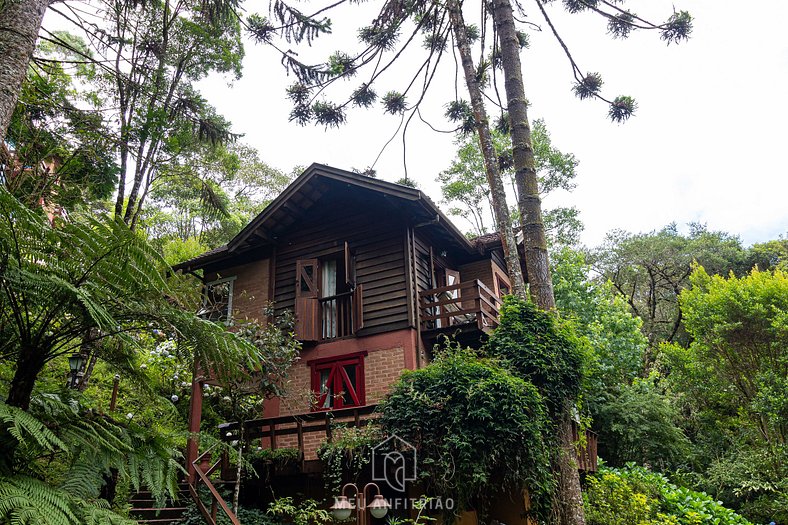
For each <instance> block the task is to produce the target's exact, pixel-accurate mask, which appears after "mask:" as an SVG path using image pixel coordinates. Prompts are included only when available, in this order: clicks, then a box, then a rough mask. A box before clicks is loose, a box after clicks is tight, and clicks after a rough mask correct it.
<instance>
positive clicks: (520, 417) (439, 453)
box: [381, 348, 553, 515]
mask: <svg viewBox="0 0 788 525" xmlns="http://www.w3.org/2000/svg"><path fill="white" fill-rule="evenodd" d="M381 423H382V426H383V428H384V430H385V431H386V432H387V433H389V434H396V435H397V436H399V437H400V438H402V439H404V440H405V441H407V442H408V443H410V444H411V445H413V446H414V447H416V449H417V451H418V458H419V475H420V476H421V477H422V478H423V480H424V482H425V486H426V487H427V488H428V490H429V493H435V494H440V495H441V496H443V497H450V498H452V499H454V501H455V502H456V504H457V507H458V509H468V508H474V509H478V510H480V511H482V512H484V511H485V509H487V508H489V504H490V503H491V501H492V499H493V497H494V495H495V494H500V493H502V492H504V493H505V492H506V491H507V490H521V489H522V488H523V487H525V486H527V487H528V489H529V491H530V493H531V496H532V500H533V503H534V509H535V513H536V514H537V515H543V513H545V512H546V511H547V510H548V508H549V504H548V502H547V500H549V496H550V494H551V493H552V489H553V481H552V476H551V472H550V465H549V452H548V448H547V445H546V444H545V441H544V435H545V433H546V432H547V422H546V410H545V405H544V400H543V398H542V396H541V395H540V394H539V391H538V390H537V388H536V387H535V386H534V385H532V384H531V383H529V382H527V381H525V380H523V379H521V378H519V377H516V376H515V375H513V374H512V373H511V372H510V371H509V370H508V369H506V368H505V367H503V366H502V365H501V363H499V362H497V361H495V360H492V359H486V358H482V357H480V356H479V355H478V354H476V353H475V352H473V351H471V350H466V349H461V348H449V349H447V350H445V351H444V352H443V353H442V354H440V355H438V356H437V358H436V359H435V361H434V362H433V363H431V364H430V365H429V366H427V367H425V368H422V369H420V370H415V371H408V372H405V373H404V374H403V375H402V377H401V379H400V381H399V382H398V383H396V384H395V385H394V387H393V389H392V392H391V394H390V395H389V397H388V398H387V399H386V401H385V403H384V404H383V409H382V417H381Z"/></svg>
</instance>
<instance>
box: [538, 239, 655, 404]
mask: <svg viewBox="0 0 788 525" xmlns="http://www.w3.org/2000/svg"><path fill="white" fill-rule="evenodd" d="M551 262H552V276H553V287H554V293H555V300H556V306H557V308H558V311H559V312H561V316H562V317H564V318H567V319H570V320H572V322H573V323H574V326H575V331H576V333H577V334H578V335H579V336H581V337H583V338H585V339H586V340H587V341H588V343H587V344H586V347H587V348H589V349H590V350H589V352H588V355H587V363H586V370H585V372H586V373H585V377H584V383H585V387H584V392H583V401H584V404H585V405H586V406H589V403H590V408H592V410H593V409H594V404H596V403H598V402H601V399H600V397H605V396H606V395H607V393H608V392H611V393H612V395H615V389H616V387H617V386H618V385H621V384H628V383H631V382H632V380H633V379H635V378H636V377H637V376H638V374H639V373H640V371H641V367H642V364H643V355H644V352H645V350H646V345H647V340H646V338H645V337H644V336H643V334H642V333H641V331H640V328H641V326H642V322H641V320H640V319H638V318H637V317H635V316H633V315H632V313H631V311H630V309H629V306H628V305H627V304H626V302H625V301H624V299H623V298H622V297H621V296H620V295H619V294H617V293H616V292H615V290H614V289H613V287H612V285H611V284H610V283H609V282H602V283H600V282H598V281H596V280H593V279H592V278H590V277H589V276H590V275H591V267H590V265H588V264H587V263H586V261H585V257H584V256H583V254H582V253H580V252H577V251H574V250H572V249H570V248H563V249H561V250H554V251H553V252H552V253H551Z"/></svg>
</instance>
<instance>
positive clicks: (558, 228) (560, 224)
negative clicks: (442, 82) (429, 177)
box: [438, 101, 583, 244]
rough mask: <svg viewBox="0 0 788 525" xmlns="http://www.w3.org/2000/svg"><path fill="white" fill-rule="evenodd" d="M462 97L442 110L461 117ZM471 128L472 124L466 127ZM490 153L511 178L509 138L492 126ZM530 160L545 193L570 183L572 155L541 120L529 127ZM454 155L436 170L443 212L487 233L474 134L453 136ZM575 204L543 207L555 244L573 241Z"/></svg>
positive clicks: (486, 193)
mask: <svg viewBox="0 0 788 525" xmlns="http://www.w3.org/2000/svg"><path fill="white" fill-rule="evenodd" d="M469 111H470V107H468V104H467V102H464V101H459V102H452V103H450V104H448V105H447V110H446V115H447V118H449V119H450V120H452V121H457V122H466V124H463V129H464V128H465V127H467V126H468V124H467V121H468V120H469V119H471V124H472V123H473V122H472V115H470V114H469ZM470 130H471V131H472V128H470ZM492 139H493V146H494V147H495V155H496V156H497V158H498V165H499V168H500V169H501V174H502V175H503V176H505V177H508V178H509V181H510V182H511V184H512V187H514V186H515V184H514V160H513V157H512V138H511V136H510V135H509V133H508V131H507V132H501V131H497V130H494V131H492ZM531 140H532V142H533V148H534V162H535V165H536V171H537V175H538V177H539V189H540V192H541V194H542V196H544V195H548V194H550V193H552V192H555V191H561V190H563V191H571V190H573V189H574V187H575V183H574V178H575V177H576V175H577V172H576V170H577V165H578V161H577V159H575V156H574V155H572V154H571V153H563V152H561V151H560V150H559V149H558V148H556V147H555V146H554V145H553V143H552V140H551V138H550V133H549V132H548V130H547V127H546V126H545V123H544V121H542V120H536V121H534V123H533V126H532V129H531ZM457 146H458V149H457V157H456V159H455V160H453V161H452V164H451V166H450V167H449V168H448V169H446V170H444V171H443V172H441V173H440V174H439V175H438V181H439V182H440V183H441V193H442V197H443V202H444V203H445V204H448V205H449V206H450V208H449V214H450V215H454V216H458V217H462V218H463V219H466V220H468V221H469V222H470V223H471V225H472V227H473V231H474V232H475V233H476V234H477V235H482V234H484V233H488V226H487V224H489V222H491V216H492V213H491V203H490V187H489V184H488V182H487V174H486V170H485V166H484V157H483V156H482V153H481V151H480V149H479V142H478V139H476V138H474V137H470V136H469V137H463V138H460V139H458V141H457ZM577 214H578V212H577V210H576V209H575V208H562V207H559V208H555V209H550V210H546V211H545V213H544V221H545V226H546V229H547V232H548V234H549V236H550V238H551V241H552V242H554V243H557V244H574V243H576V242H577V240H578V236H579V234H580V232H581V231H582V230H583V227H582V224H581V223H580V221H579V219H578V218H577Z"/></svg>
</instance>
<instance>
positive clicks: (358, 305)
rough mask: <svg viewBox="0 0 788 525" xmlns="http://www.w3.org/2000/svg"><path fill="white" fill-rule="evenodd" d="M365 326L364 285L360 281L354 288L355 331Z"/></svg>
mask: <svg viewBox="0 0 788 525" xmlns="http://www.w3.org/2000/svg"><path fill="white" fill-rule="evenodd" d="M362 328H364V287H363V286H362V285H361V284H360V283H359V284H357V285H356V287H355V288H354V289H353V333H354V334H355V333H356V332H358V331H359V330H361V329H362Z"/></svg>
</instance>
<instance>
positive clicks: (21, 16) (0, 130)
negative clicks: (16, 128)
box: [0, 0, 49, 139]
mask: <svg viewBox="0 0 788 525" xmlns="http://www.w3.org/2000/svg"><path fill="white" fill-rule="evenodd" d="M1 5H2V7H1V8H0V139H3V138H5V136H6V132H7V131H8V126H9V124H10V123H11V116H12V115H13V114H14V108H15V107H16V101H17V99H18V98H19V90H20V89H21V88H22V82H23V81H24V79H25V76H26V75H27V67H28V65H29V64H30V59H31V58H32V57H33V50H34V49H35V46H36V39H37V38H38V31H39V29H41V21H42V20H43V18H44V13H45V12H46V10H47V7H49V0H5V1H4V2H2V4H1Z"/></svg>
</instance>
